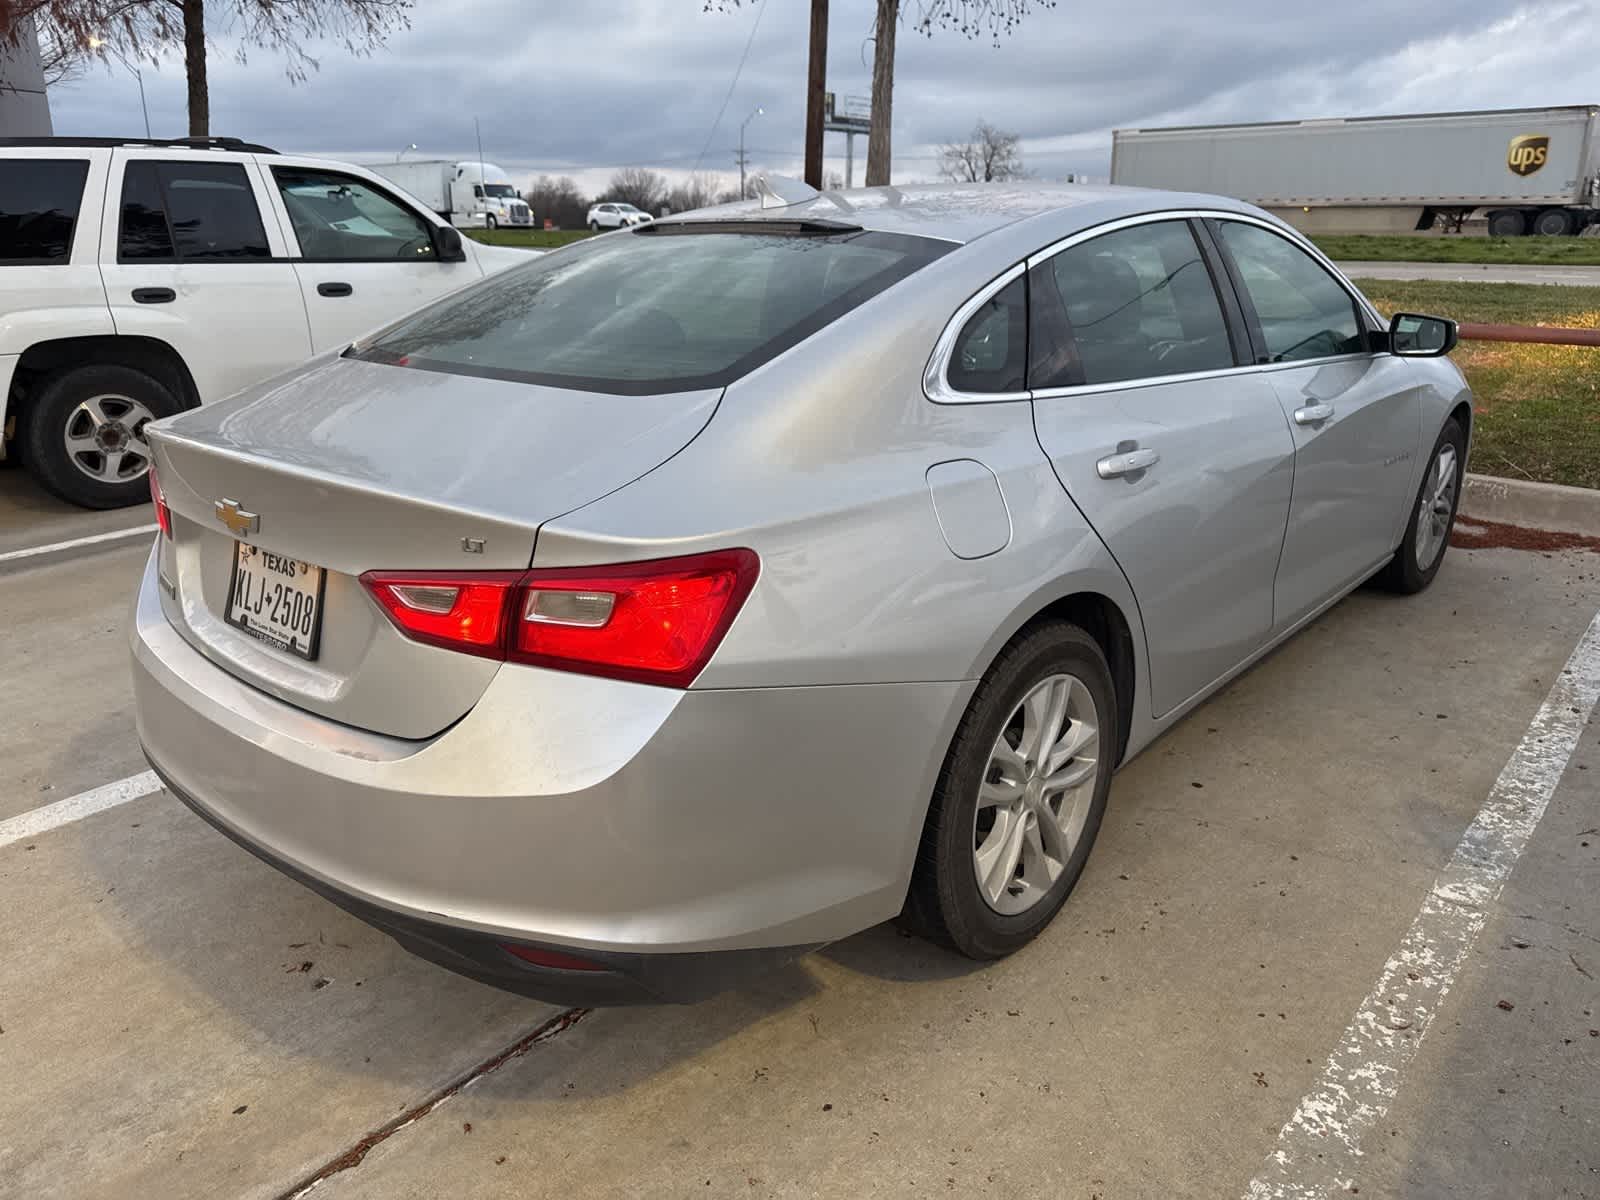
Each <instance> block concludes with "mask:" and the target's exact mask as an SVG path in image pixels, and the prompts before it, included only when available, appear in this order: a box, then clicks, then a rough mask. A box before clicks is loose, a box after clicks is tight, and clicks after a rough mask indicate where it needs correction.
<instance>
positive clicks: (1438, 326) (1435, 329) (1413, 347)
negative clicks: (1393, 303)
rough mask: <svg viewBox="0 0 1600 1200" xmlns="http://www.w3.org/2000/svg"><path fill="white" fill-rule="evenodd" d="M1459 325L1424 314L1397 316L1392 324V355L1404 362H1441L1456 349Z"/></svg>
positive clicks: (1390, 338) (1399, 314) (1390, 325)
mask: <svg viewBox="0 0 1600 1200" xmlns="http://www.w3.org/2000/svg"><path fill="white" fill-rule="evenodd" d="M1457 338H1458V334H1457V332H1456V323H1455V322H1454V321H1450V320H1446V319H1445V318H1444V317H1425V316H1423V315H1421V314H1420V313H1395V315H1394V320H1392V321H1390V322H1389V353H1390V354H1398V355H1400V357H1402V358H1438V357H1439V356H1440V355H1442V354H1449V353H1450V351H1452V350H1454V349H1455V348H1456V341H1457Z"/></svg>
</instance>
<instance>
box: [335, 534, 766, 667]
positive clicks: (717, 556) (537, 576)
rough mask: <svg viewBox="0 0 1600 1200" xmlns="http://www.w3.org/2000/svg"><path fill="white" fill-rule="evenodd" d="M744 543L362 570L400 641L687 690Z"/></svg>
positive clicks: (721, 627) (747, 579) (735, 608)
mask: <svg viewBox="0 0 1600 1200" xmlns="http://www.w3.org/2000/svg"><path fill="white" fill-rule="evenodd" d="M759 573H760V560H759V559H758V558H757V557H756V555H755V553H754V552H753V551H750V550H719V551H715V552H713V553H710V554H695V555H689V556H686V557H683V558H662V559H654V560H652V561H649V562H635V563H621V564H618V565H615V566H606V567H577V568H573V569H571V570H534V571H527V572H520V573H515V574H513V573H509V572H500V571H474V572H454V571H451V572H441V571H422V572H397V571H395V572H392V571H369V572H368V573H367V574H365V575H363V576H362V577H361V582H362V583H364V584H365V585H366V586H367V589H368V590H369V591H371V592H372V594H373V596H374V597H376V598H377V600H378V603H379V604H381V605H382V606H383V610H384V612H385V613H387V614H388V616H389V619H390V620H391V621H393V622H394V624H395V626H396V627H397V628H399V630H400V631H401V632H402V633H404V634H405V635H406V636H407V637H409V638H412V639H414V640H416V641H419V642H426V643H428V644H429V645H434V646H442V647H445V648H446V649H450V650H459V651H462V652H464V653H468V654H479V655H484V656H486V657H489V658H502V659H506V660H508V661H510V662H520V663H529V664H532V665H535V666H542V667H551V668H554V669H556V670H561V671H577V672H581V673H583V674H588V675H604V676H607V677H609V678H613V679H629V680H634V681H636V682H639V683H655V684H661V685H662V686H665V687H688V686H689V684H690V683H692V682H693V681H694V679H695V677H696V676H697V675H699V674H700V672H701V670H702V669H704V667H705V665H706V663H707V662H709V661H710V659H711V656H712V654H714V653H715V652H716V649H717V646H718V645H719V644H720V643H721V641H722V638H723V635H724V634H726V633H727V632H728V627H729V626H730V625H732V624H733V619H734V617H736V616H737V615H738V613H739V609H740V607H741V606H742V605H743V604H744V601H745V597H747V596H748V595H749V594H750V589H751V588H752V587H754V586H755V582H756V576H757V575H758V574H759Z"/></svg>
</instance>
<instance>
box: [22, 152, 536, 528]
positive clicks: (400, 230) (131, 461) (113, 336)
mask: <svg viewBox="0 0 1600 1200" xmlns="http://www.w3.org/2000/svg"><path fill="white" fill-rule="evenodd" d="M526 254H527V251H522V250H511V249H499V248H496V247H492V246H481V245H478V244H476V243H473V242H463V240H462V238H461V235H460V234H459V233H457V232H456V231H455V230H454V229H452V228H451V227H450V226H449V225H447V224H445V223H444V222H442V221H441V220H440V219H439V218H438V217H437V216H435V215H434V214H433V213H431V212H429V211H427V210H426V209H425V208H423V207H421V206H420V205H419V204H418V203H417V202H416V201H414V200H413V199H411V197H409V196H407V195H405V194H404V193H402V192H399V191H397V190H395V189H394V188H392V187H391V186H389V185H388V184H386V183H385V182H384V181H383V180H381V179H380V178H379V177H378V176H376V175H374V174H373V173H372V172H371V171H368V170H365V169H364V168H361V167H356V166H351V165H349V164H347V163H340V162H330V161H328V160H326V159H317V158H296V157H291V156H289V155H282V154H277V153H275V152H273V151H271V150H269V149H267V148H266V147H264V146H253V145H248V144H246V143H244V142H241V141H239V140H237V139H233V138H210V139H184V140H180V141H171V142H164V141H151V140H144V141H139V140H123V139H117V138H27V139H22V138H7V139H0V429H3V430H4V439H3V442H0V446H3V447H4V452H5V453H7V454H19V455H20V457H21V459H22V461H23V463H24V464H25V465H26V466H27V467H28V468H29V469H30V470H31V471H32V472H33V474H34V475H35V477H37V479H38V480H39V482H40V483H42V484H43V485H44V486H45V487H46V488H48V489H49V490H50V491H52V492H54V493H56V494H57V495H58V496H61V497H63V498H64V499H67V500H71V501H74V502H76V503H78V504H82V505H85V506H87V507H91V508H111V507H115V506H117V505H123V504H130V503H133V502H134V501H137V500H140V499H143V498H144V497H145V496H146V495H147V485H146V483H145V479H144V476H145V474H146V472H147V470H148V468H149V464H150V459H149V453H150V451H149V447H148V446H147V445H146V444H145V441H144V436H143V427H144V424H145V423H146V422H147V421H150V420H152V419H153V418H155V417H161V416H166V415H167V414H169V413H175V412H178V411H180V410H181V409H185V408H192V407H194V406H195V405H197V404H200V403H203V402H205V401H208V400H216V399H219V398H221V397H222V396H225V395H228V394H229V393H230V392H234V391H237V390H238V389H240V388H242V387H245V386H246V385H248V384H251V383H254V382H256V381H257V380H260V379H263V378H265V377H267V376H269V375H272V374H275V373H276V372H278V371H281V370H283V369H285V368H287V367H290V366H293V365H294V364H296V363H298V362H300V361H301V360H302V359H306V358H309V357H311V356H312V355H313V354H317V353H320V352H322V351H325V350H330V349H337V348H338V347H340V346H342V345H344V344H346V343H348V342H350V341H351V340H352V339H354V338H355V337H356V336H358V335H360V334H362V333H365V332H367V331H368V330H371V329H374V328H376V327H378V326H380V325H383V324H386V323H387V322H389V321H391V320H393V319H395V318H397V317H399V316H402V315H404V314H405V313H406V312H408V311H410V310H411V309H414V308H418V307H420V306H421V305H423V304H424V303H426V302H427V301H429V300H432V299H434V298H435V297H437V296H440V295H443V294H444V293H445V292H450V291H454V290H455V289H456V288H459V287H461V286H463V285H465V284H467V283H471V282H473V281H474V280H477V279H480V278H482V277H483V276H484V275H486V274H490V273H492V272H494V271H496V270H499V269H501V268H503V267H507V266H511V265H513V264H515V263H516V262H518V261H526Z"/></svg>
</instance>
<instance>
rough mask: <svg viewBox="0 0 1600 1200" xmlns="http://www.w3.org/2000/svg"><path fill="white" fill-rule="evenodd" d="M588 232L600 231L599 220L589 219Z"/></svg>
mask: <svg viewBox="0 0 1600 1200" xmlns="http://www.w3.org/2000/svg"><path fill="white" fill-rule="evenodd" d="M589 232H590V233H599V232H600V222H599V221H590V222H589Z"/></svg>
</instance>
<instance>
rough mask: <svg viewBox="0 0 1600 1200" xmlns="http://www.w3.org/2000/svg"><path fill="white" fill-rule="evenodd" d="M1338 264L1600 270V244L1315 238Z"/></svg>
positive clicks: (1419, 237)
mask: <svg viewBox="0 0 1600 1200" xmlns="http://www.w3.org/2000/svg"><path fill="white" fill-rule="evenodd" d="M1311 240H1312V241H1314V242H1316V244H1317V246H1318V247H1319V248H1320V249H1321V250H1322V252H1323V253H1324V254H1326V255H1327V256H1328V257H1329V258H1331V259H1333V260H1334V261H1335V262H1469V263H1526V264H1528V265H1530V266H1540V267H1548V266H1569V267H1592V266H1600V238H1576V237H1555V238H1546V237H1520V238H1490V237H1473V236H1471V235H1465V236H1450V237H1440V236H1434V235H1419V234H1394V235H1391V236H1382V237H1380V236H1375V235H1370V234H1350V235H1347V236H1342V237H1334V236H1329V237H1319V238H1312V239H1311Z"/></svg>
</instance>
